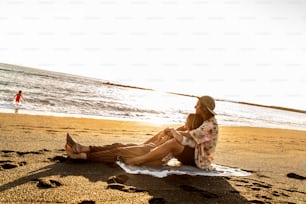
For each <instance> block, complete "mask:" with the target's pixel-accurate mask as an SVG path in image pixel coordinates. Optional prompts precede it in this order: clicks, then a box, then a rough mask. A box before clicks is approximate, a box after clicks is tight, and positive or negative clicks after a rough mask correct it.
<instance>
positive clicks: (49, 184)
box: [32, 178, 62, 189]
mask: <svg viewBox="0 0 306 204" xmlns="http://www.w3.org/2000/svg"><path fill="white" fill-rule="evenodd" d="M32 181H34V182H38V183H37V185H36V186H37V187H38V188H41V189H47V188H56V187H59V186H61V185H62V184H61V183H60V182H59V181H56V180H53V179H45V178H44V179H33V180H32Z"/></svg>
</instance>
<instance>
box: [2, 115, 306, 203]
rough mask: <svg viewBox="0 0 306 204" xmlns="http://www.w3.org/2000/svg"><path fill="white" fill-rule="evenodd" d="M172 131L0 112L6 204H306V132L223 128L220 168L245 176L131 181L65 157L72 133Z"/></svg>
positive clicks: (88, 138)
mask: <svg viewBox="0 0 306 204" xmlns="http://www.w3.org/2000/svg"><path fill="white" fill-rule="evenodd" d="M167 126H169V125H168V124H151V123H144V122H131V121H113V120H98V119H85V118H67V117H51V116H35V115H22V114H7V113H0V157H1V158H0V203H306V181H305V177H306V168H305V167H306V159H305V158H306V150H305V144H306V132H305V131H295V130H285V129H270V128H253V127H223V126H222V127H220V138H219V143H218V146H217V155H216V159H215V163H216V164H221V165H226V166H230V167H238V168H241V169H243V170H245V171H249V172H251V173H252V175H251V176H247V177H205V176H188V175H181V176H175V175H172V176H168V177H166V178H162V179H161V178H156V177H152V176H147V175H131V174H127V173H125V172H124V171H123V170H122V169H120V168H119V167H118V166H117V165H115V164H114V165H109V164H102V163H90V162H84V161H83V162H81V161H72V160H70V159H69V158H67V154H66V153H65V151H64V144H65V136H66V133H67V132H69V133H70V134H71V135H72V136H73V137H74V138H75V139H76V140H77V141H78V142H80V143H83V144H87V145H91V144H95V145H105V144H111V143H114V142H121V143H142V142H144V141H145V140H146V139H148V138H150V137H151V136H153V135H154V134H155V133H157V132H158V131H159V130H161V129H162V128H164V127H167ZM172 126H173V127H178V126H179V125H177V126H174V125H172Z"/></svg>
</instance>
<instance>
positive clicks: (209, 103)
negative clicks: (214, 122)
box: [198, 96, 216, 115]
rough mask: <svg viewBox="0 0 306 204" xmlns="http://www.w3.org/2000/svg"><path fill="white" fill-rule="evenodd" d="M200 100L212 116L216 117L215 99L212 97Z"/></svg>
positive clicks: (202, 97) (204, 97) (203, 97)
mask: <svg viewBox="0 0 306 204" xmlns="http://www.w3.org/2000/svg"><path fill="white" fill-rule="evenodd" d="M198 99H199V102H200V104H201V105H202V106H204V107H206V108H207V110H208V111H209V112H210V113H211V114H213V115H216V113H215V112H214V109H215V107H216V105H215V99H213V98H212V97H211V96H201V97H198Z"/></svg>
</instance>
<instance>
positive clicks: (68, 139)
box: [65, 133, 81, 154]
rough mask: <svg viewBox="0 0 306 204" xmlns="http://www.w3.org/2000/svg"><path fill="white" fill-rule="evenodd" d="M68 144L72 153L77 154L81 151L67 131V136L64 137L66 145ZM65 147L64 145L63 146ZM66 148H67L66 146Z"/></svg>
mask: <svg viewBox="0 0 306 204" xmlns="http://www.w3.org/2000/svg"><path fill="white" fill-rule="evenodd" d="M67 145H68V146H70V147H71V148H70V152H71V153H74V154H78V153H81V145H80V144H78V143H76V142H75V141H74V140H73V139H72V137H71V136H70V135H69V133H67V137H66V146H67ZM65 148H66V147H65ZM66 150H67V148H66Z"/></svg>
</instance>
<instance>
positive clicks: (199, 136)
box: [182, 117, 219, 170]
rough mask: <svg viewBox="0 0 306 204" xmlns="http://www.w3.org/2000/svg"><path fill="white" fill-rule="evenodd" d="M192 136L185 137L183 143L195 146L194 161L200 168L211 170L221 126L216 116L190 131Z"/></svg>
mask: <svg viewBox="0 0 306 204" xmlns="http://www.w3.org/2000/svg"><path fill="white" fill-rule="evenodd" d="M189 133H190V135H191V136H192V138H188V137H183V141H182V144H183V145H188V146H190V147H193V148H195V152H194V161H195V163H196V165H197V167H199V168H200V169H205V170H211V169H212V168H211V163H212V161H213V159H214V156H215V151H216V146H217V142H218V134H219V128H218V123H217V120H216V119H215V117H212V118H210V119H208V120H206V121H204V122H203V124H202V125H201V126H200V127H198V128H197V129H195V130H191V131H189Z"/></svg>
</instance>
